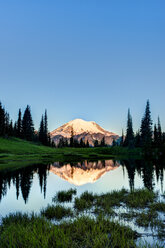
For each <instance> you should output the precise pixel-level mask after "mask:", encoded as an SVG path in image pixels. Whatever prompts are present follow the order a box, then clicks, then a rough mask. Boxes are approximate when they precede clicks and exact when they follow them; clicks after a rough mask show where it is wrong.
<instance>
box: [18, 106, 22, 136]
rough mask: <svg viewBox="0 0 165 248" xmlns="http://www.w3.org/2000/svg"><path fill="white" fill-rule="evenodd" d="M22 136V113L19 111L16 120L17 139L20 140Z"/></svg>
mask: <svg viewBox="0 0 165 248" xmlns="http://www.w3.org/2000/svg"><path fill="white" fill-rule="evenodd" d="M21 136H22V113H21V109H19V112H18V120H17V137H18V138H21Z"/></svg>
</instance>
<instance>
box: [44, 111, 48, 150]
mask: <svg viewBox="0 0 165 248" xmlns="http://www.w3.org/2000/svg"><path fill="white" fill-rule="evenodd" d="M44 145H48V117H47V110H45V115H44Z"/></svg>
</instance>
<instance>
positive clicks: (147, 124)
mask: <svg viewBox="0 0 165 248" xmlns="http://www.w3.org/2000/svg"><path fill="white" fill-rule="evenodd" d="M140 133H141V146H142V147H143V148H144V149H147V150H148V149H149V148H151V145H152V120H151V111H150V103H149V100H148V101H147V104H146V109H145V113H144V116H143V118H142V121H141V129H140ZM147 150H146V151H147Z"/></svg>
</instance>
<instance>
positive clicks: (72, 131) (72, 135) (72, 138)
mask: <svg viewBox="0 0 165 248" xmlns="http://www.w3.org/2000/svg"><path fill="white" fill-rule="evenodd" d="M73 145H74V130H73V127H72V128H71V137H70V147H73Z"/></svg>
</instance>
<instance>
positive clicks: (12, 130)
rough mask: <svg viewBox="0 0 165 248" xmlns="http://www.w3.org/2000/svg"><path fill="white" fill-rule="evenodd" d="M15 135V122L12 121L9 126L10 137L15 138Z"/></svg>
mask: <svg viewBox="0 0 165 248" xmlns="http://www.w3.org/2000/svg"><path fill="white" fill-rule="evenodd" d="M13 134H14V128H13V122H12V120H11V121H10V125H9V136H13Z"/></svg>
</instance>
